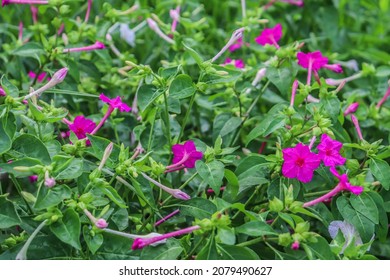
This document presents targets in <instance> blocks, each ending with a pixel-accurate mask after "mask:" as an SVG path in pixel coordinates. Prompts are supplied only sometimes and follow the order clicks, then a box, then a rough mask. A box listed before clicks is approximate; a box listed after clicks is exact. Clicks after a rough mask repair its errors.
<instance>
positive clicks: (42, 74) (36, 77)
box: [28, 71, 50, 83]
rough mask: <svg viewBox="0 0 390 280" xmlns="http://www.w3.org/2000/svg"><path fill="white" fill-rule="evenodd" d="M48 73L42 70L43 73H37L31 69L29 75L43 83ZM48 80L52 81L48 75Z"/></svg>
mask: <svg viewBox="0 0 390 280" xmlns="http://www.w3.org/2000/svg"><path fill="white" fill-rule="evenodd" d="M46 75H47V73H46V72H42V73H41V74H39V75H37V74H36V73H35V72H33V71H30V72H28V76H29V77H30V78H31V79H37V81H38V82H39V83H42V82H43V80H44V79H45V78H46ZM47 80H48V81H50V78H49V77H47Z"/></svg>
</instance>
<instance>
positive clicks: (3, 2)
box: [1, 0, 49, 7]
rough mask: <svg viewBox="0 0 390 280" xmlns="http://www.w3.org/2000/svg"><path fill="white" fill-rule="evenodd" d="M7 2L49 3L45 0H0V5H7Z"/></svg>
mask: <svg viewBox="0 0 390 280" xmlns="http://www.w3.org/2000/svg"><path fill="white" fill-rule="evenodd" d="M9 4H38V5H39V4H41V5H44V4H49V1H47V0H1V6H3V7H4V6H5V5H9Z"/></svg>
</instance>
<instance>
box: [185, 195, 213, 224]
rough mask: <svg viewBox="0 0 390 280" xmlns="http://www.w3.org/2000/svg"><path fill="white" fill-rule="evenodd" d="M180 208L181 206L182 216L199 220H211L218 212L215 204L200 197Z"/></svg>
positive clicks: (188, 201) (186, 202)
mask: <svg viewBox="0 0 390 280" xmlns="http://www.w3.org/2000/svg"><path fill="white" fill-rule="evenodd" d="M178 206H180V213H181V214H182V215H187V216H192V217H194V218H197V219H199V220H202V219H209V218H210V217H211V215H212V214H214V213H215V212H216V211H217V207H216V206H215V204H214V203H212V202H211V201H209V200H207V199H204V198H200V197H197V198H193V199H190V200H187V201H184V202H182V203H181V204H180V205H178Z"/></svg>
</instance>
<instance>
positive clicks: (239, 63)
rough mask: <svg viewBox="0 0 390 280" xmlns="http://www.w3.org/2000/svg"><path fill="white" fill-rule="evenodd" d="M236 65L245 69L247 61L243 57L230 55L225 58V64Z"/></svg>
mask: <svg viewBox="0 0 390 280" xmlns="http://www.w3.org/2000/svg"><path fill="white" fill-rule="evenodd" d="M228 64H229V65H234V67H236V68H239V69H243V68H245V63H244V61H242V60H241V59H231V58H230V57H228V58H226V59H225V62H224V64H223V65H228Z"/></svg>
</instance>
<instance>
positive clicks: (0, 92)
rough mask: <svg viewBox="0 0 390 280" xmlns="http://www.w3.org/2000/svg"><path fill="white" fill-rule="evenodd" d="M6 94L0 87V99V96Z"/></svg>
mask: <svg viewBox="0 0 390 280" xmlns="http://www.w3.org/2000/svg"><path fill="white" fill-rule="evenodd" d="M6 95H7V94H6V93H5V90H4V89H3V88H2V87H1V86H0V97H1V96H6Z"/></svg>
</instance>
